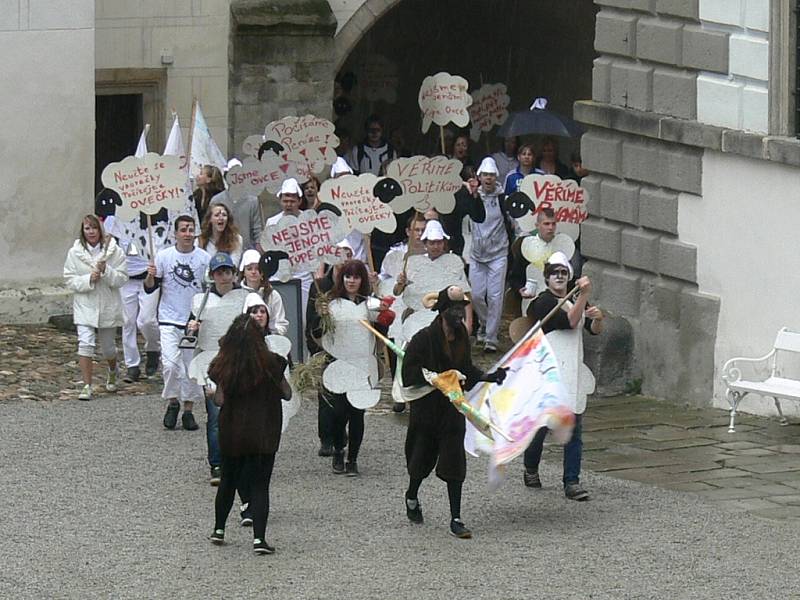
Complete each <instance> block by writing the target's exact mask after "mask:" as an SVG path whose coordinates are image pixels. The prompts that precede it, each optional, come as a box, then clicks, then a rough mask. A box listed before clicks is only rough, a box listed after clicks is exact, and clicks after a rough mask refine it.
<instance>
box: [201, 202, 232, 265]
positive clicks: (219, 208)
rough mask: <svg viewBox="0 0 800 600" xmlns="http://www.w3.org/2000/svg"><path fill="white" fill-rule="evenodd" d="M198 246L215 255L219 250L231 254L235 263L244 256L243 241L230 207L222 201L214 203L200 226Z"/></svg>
mask: <svg viewBox="0 0 800 600" xmlns="http://www.w3.org/2000/svg"><path fill="white" fill-rule="evenodd" d="M197 242H198V244H197V245H198V246H200V247H201V248H202V249H203V250H205V251H206V252H208V255H209V256H214V255H215V254H216V253H217V252H225V253H226V254H230V255H231V258H232V259H233V262H234V264H238V263H239V259H241V258H242V250H243V242H242V236H241V235H239V228H238V227H236V224H235V223H234V219H233V214H232V213H231V211H230V209H229V208H228V207H227V206H226V205H225V204H222V203H221V202H217V203H214V204H212V205H211V206H210V207H209V209H208V211H207V212H206V218H205V219H203V223H202V225H201V226H200V238H199V239H198V240H197Z"/></svg>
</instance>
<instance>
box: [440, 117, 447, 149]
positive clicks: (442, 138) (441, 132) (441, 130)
mask: <svg viewBox="0 0 800 600" xmlns="http://www.w3.org/2000/svg"><path fill="white" fill-rule="evenodd" d="M439 139H440V140H441V142H442V156H447V148H445V145H444V126H443V125H439Z"/></svg>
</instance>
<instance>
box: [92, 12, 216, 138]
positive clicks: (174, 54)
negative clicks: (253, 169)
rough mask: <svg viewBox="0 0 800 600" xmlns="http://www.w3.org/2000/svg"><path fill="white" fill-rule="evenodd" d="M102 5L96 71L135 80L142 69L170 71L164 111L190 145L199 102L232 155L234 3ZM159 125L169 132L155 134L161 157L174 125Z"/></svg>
mask: <svg viewBox="0 0 800 600" xmlns="http://www.w3.org/2000/svg"><path fill="white" fill-rule="evenodd" d="M96 4H97V7H96V23H97V30H96V34H95V43H96V47H97V51H96V61H95V68H97V69H103V70H106V69H115V70H130V72H131V74H132V76H135V74H136V71H139V70H142V69H161V68H166V69H167V84H166V97H165V98H163V99H162V102H163V104H162V105H161V106H163V107H166V109H167V111H169V110H170V109H174V110H176V111H177V112H178V115H179V117H180V119H181V125H182V127H183V136H184V140H186V139H187V138H188V131H189V121H190V118H191V111H192V99H193V98H197V99H198V100H199V102H200V106H201V107H202V109H203V114H204V115H205V117H206V121H207V122H208V125H209V127H210V129H211V134H212V135H213V136H214V139H215V141H216V142H217V144H219V146H220V148H221V149H222V151H223V152H226V144H227V142H228V131H227V129H228V31H229V28H230V25H229V15H230V8H229V4H230V1H229V0H202V1H199V0H172V1H169V2H165V1H164V0H136V1H135V2H132V1H130V0H97V2H96ZM117 74H118V75H119V76H120V77H123V78H124V76H125V73H124V72H120V71H117ZM167 111H165V112H167ZM154 120H156V119H154ZM157 121H158V123H160V124H161V125H162V126H163V129H161V130H158V131H153V132H151V134H150V136H151V139H150V145H151V148H152V149H153V150H157V151H159V152H161V151H162V150H163V143H164V140H165V139H166V135H167V133H168V130H169V128H170V127H171V126H172V119H171V118H168V117H167V115H158V117H157Z"/></svg>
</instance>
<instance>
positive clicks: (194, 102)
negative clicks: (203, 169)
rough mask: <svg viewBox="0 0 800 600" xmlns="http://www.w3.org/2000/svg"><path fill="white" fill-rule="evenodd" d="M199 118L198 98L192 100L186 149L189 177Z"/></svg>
mask: <svg viewBox="0 0 800 600" xmlns="http://www.w3.org/2000/svg"><path fill="white" fill-rule="evenodd" d="M195 118H197V98H194V99H193V100H192V120H191V121H190V123H189V144H188V146H187V148H186V165H187V167H188V168H189V177H190V178H191V176H192V137H193V134H194V120H195Z"/></svg>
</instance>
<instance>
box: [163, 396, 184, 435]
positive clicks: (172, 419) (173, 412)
mask: <svg viewBox="0 0 800 600" xmlns="http://www.w3.org/2000/svg"><path fill="white" fill-rule="evenodd" d="M179 412H181V405H180V404H179V403H178V402H170V403H169V404H168V405H167V412H166V413H165V414H164V427H166V428H167V429H175V426H176V425H177V424H178V413H179Z"/></svg>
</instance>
